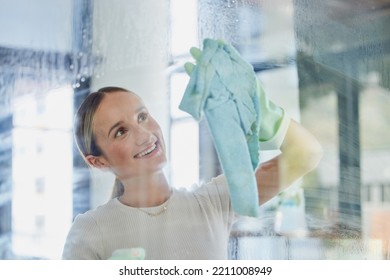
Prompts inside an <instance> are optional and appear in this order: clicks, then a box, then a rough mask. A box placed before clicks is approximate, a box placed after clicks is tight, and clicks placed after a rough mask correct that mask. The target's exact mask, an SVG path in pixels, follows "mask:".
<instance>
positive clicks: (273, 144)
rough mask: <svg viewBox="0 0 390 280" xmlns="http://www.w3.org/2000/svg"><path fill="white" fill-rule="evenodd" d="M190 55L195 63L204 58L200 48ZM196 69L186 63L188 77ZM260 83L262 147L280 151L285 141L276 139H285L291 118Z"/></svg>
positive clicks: (192, 64)
mask: <svg viewBox="0 0 390 280" xmlns="http://www.w3.org/2000/svg"><path fill="white" fill-rule="evenodd" d="M190 54H191V56H192V57H193V58H194V59H195V63H197V62H198V61H199V59H200V57H201V56H202V51H201V50H200V49H199V48H196V47H192V48H191V49H190ZM195 67H196V64H194V63H191V62H186V63H185V64H184V70H185V71H186V73H187V74H188V75H191V73H192V72H193V70H194V69H195ZM258 83H259V89H260V90H259V91H258V94H259V101H260V109H261V110H260V111H261V121H260V132H259V141H260V146H261V148H262V149H263V150H273V149H278V148H279V147H280V145H281V142H282V140H283V139H275V138H278V136H279V135H278V134H283V135H281V137H283V138H284V134H285V131H281V130H286V129H287V128H286V126H287V123H288V121H289V118H288V117H287V116H286V114H285V111H284V109H283V108H281V107H280V106H278V105H276V104H275V103H273V102H272V101H271V100H270V99H269V98H268V96H267V94H266V93H265V91H264V88H263V86H262V85H261V83H260V81H258ZM278 132H280V133H278Z"/></svg>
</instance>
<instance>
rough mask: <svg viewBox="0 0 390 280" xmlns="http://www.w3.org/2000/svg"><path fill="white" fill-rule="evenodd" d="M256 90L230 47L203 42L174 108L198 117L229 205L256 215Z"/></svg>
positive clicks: (250, 72) (251, 76)
mask: <svg viewBox="0 0 390 280" xmlns="http://www.w3.org/2000/svg"><path fill="white" fill-rule="evenodd" d="M259 90H260V86H259V84H258V82H257V79H256V76H255V73H254V71H253V67H252V66H251V65H250V64H249V63H247V62H246V61H245V60H243V59H242V58H241V56H240V54H239V53H238V51H237V50H235V49H234V48H233V47H232V46H231V45H229V44H226V43H224V42H222V41H219V40H212V39H205V40H204V42H203V50H202V52H201V55H200V57H199V59H197V64H196V66H195V68H194V69H193V70H192V72H191V74H190V80H189V83H188V85H187V88H186V90H185V93H184V96H183V99H182V100H181V103H180V105H179V108H180V109H181V110H183V111H185V112H187V113H189V114H191V115H192V116H193V117H194V118H195V119H196V120H198V121H199V120H200V119H201V118H202V116H203V115H204V116H205V117H206V119H207V122H208V124H209V128H210V131H211V135H212V137H213V141H214V145H215V148H216V151H217V154H218V157H219V160H220V163H221V166H222V169H223V172H224V174H225V176H226V179H227V182H228V185H229V190H230V196H231V201H232V206H233V209H234V210H235V212H236V213H237V214H239V215H243V216H252V217H256V216H257V215H258V207H259V204H258V191H257V184H256V178H255V175H254V169H255V168H256V167H257V165H258V163H259V138H258V135H259V129H260V105H259V94H258V91H259Z"/></svg>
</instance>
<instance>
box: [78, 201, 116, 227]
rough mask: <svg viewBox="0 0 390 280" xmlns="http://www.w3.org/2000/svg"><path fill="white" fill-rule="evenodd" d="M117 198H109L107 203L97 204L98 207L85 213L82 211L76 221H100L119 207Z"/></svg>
mask: <svg viewBox="0 0 390 280" xmlns="http://www.w3.org/2000/svg"><path fill="white" fill-rule="evenodd" d="M117 201H118V200H117V199H116V198H112V199H110V200H108V201H107V202H106V203H104V204H101V205H99V206H97V207H96V208H93V209H89V210H87V211H86V212H84V213H80V214H78V215H77V216H76V218H75V222H76V221H78V222H84V223H86V222H92V221H95V222H96V221H98V220H100V219H102V218H104V217H107V216H111V214H112V212H113V211H115V210H116V209H117V208H118V203H117Z"/></svg>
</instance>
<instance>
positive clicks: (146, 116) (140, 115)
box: [138, 113, 148, 122]
mask: <svg viewBox="0 0 390 280" xmlns="http://www.w3.org/2000/svg"><path fill="white" fill-rule="evenodd" d="M147 118H148V113H141V114H139V116H138V121H139V122H143V121H145V120H146V119H147Z"/></svg>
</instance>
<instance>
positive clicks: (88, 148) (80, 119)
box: [73, 87, 133, 198]
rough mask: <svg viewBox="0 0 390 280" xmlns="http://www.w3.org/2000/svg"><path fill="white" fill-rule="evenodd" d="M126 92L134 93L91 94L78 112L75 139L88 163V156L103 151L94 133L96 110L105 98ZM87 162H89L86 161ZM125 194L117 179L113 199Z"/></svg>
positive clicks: (105, 90) (105, 91) (107, 89)
mask: <svg viewBox="0 0 390 280" xmlns="http://www.w3.org/2000/svg"><path fill="white" fill-rule="evenodd" d="M118 91H124V92H129V93H133V92H131V91H129V90H127V89H124V88H121V87H104V88H101V89H99V90H97V91H95V92H92V93H90V94H89V95H88V96H87V97H86V98H85V100H84V101H83V102H82V103H81V105H80V107H79V108H78V110H77V113H76V116H75V122H74V130H73V131H74V137H75V141H76V145H77V148H78V150H79V152H80V154H81V156H82V157H83V158H84V160H85V161H86V157H87V156H88V155H93V156H100V155H102V151H101V149H100V148H99V146H98V145H97V143H96V138H95V135H94V133H93V122H94V117H95V113H96V110H97V109H98V107H99V105H100V103H101V102H102V100H103V98H104V97H105V96H106V95H107V94H110V93H114V92H118ZM86 162H87V161H86ZM123 192H124V187H123V184H122V183H121V182H120V181H119V180H118V179H117V178H116V179H115V183H114V186H113V190H112V194H111V197H112V198H114V197H118V196H121V195H122V194H123Z"/></svg>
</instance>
